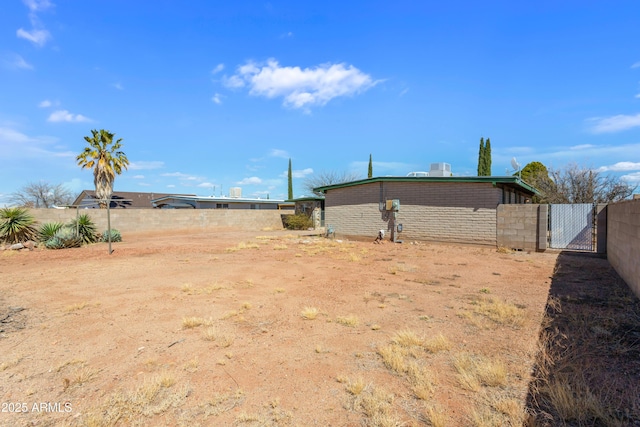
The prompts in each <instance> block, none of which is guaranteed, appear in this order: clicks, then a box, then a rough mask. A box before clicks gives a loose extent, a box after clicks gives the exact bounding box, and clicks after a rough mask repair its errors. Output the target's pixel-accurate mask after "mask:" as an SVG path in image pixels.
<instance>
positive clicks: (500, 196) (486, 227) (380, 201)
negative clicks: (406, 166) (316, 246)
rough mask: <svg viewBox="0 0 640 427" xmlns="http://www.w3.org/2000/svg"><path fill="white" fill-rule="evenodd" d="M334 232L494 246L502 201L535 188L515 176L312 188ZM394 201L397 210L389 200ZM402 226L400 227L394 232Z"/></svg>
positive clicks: (525, 196)
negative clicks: (321, 197) (322, 199)
mask: <svg viewBox="0 0 640 427" xmlns="http://www.w3.org/2000/svg"><path fill="white" fill-rule="evenodd" d="M314 191H318V192H322V193H324V195H325V224H326V226H327V227H331V228H332V229H333V230H334V231H335V233H336V235H337V236H344V237H348V238H370V239H372V240H373V239H374V238H375V237H376V235H377V234H378V230H380V229H383V230H386V232H387V237H389V238H391V240H394V239H395V240H433V241H443V242H458V243H476V244H487V245H495V244H496V209H497V207H498V205H500V204H511V203H531V197H532V196H533V195H535V194H536V190H535V189H534V188H533V187H531V186H530V185H528V184H527V183H525V182H524V181H522V180H521V179H520V178H518V177H515V176H504V177H493V176H482V177H378V178H369V179H363V180H358V181H351V182H346V183H342V184H336V185H327V186H323V187H318V188H315V189H314ZM391 200H397V201H398V202H399V207H398V209H397V211H395V210H392V207H391V204H389V206H387V201H391ZM398 225H401V228H402V231H400V232H399V231H398Z"/></svg>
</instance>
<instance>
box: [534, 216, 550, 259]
mask: <svg viewBox="0 0 640 427" xmlns="http://www.w3.org/2000/svg"><path fill="white" fill-rule="evenodd" d="M548 229H549V205H538V236H537V238H538V243H537V248H538V252H544V251H546V250H547V230H548Z"/></svg>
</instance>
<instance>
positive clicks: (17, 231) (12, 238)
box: [0, 208, 38, 243]
mask: <svg viewBox="0 0 640 427" xmlns="http://www.w3.org/2000/svg"><path fill="white" fill-rule="evenodd" d="M37 234H38V231H37V229H36V220H35V219H34V218H33V216H31V214H30V213H29V211H28V210H27V209H25V208H3V209H0V241H5V242H8V243H19V242H24V241H27V240H32V239H35V237H36V236H37Z"/></svg>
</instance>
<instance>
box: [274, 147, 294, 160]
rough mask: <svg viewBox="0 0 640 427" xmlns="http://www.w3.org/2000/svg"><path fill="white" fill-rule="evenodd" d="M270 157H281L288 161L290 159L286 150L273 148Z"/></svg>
mask: <svg viewBox="0 0 640 427" xmlns="http://www.w3.org/2000/svg"><path fill="white" fill-rule="evenodd" d="M269 156H271V157H280V158H282V159H288V158H289V153H288V152H286V151H285V150H278V149H277V148H272V149H271V151H269Z"/></svg>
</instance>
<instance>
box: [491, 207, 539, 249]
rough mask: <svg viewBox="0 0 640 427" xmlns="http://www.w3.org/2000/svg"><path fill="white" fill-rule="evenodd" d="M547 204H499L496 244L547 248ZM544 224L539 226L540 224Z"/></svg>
mask: <svg viewBox="0 0 640 427" xmlns="http://www.w3.org/2000/svg"><path fill="white" fill-rule="evenodd" d="M547 212H548V205H530V204H529V205H499V206H498V210H497V230H496V240H497V244H498V246H503V247H505V248H509V249H520V250H526V251H537V250H539V251H544V250H545V249H546V248H547V245H546V242H547V240H546V237H547ZM541 224H542V225H544V226H543V227H540V225H541Z"/></svg>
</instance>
